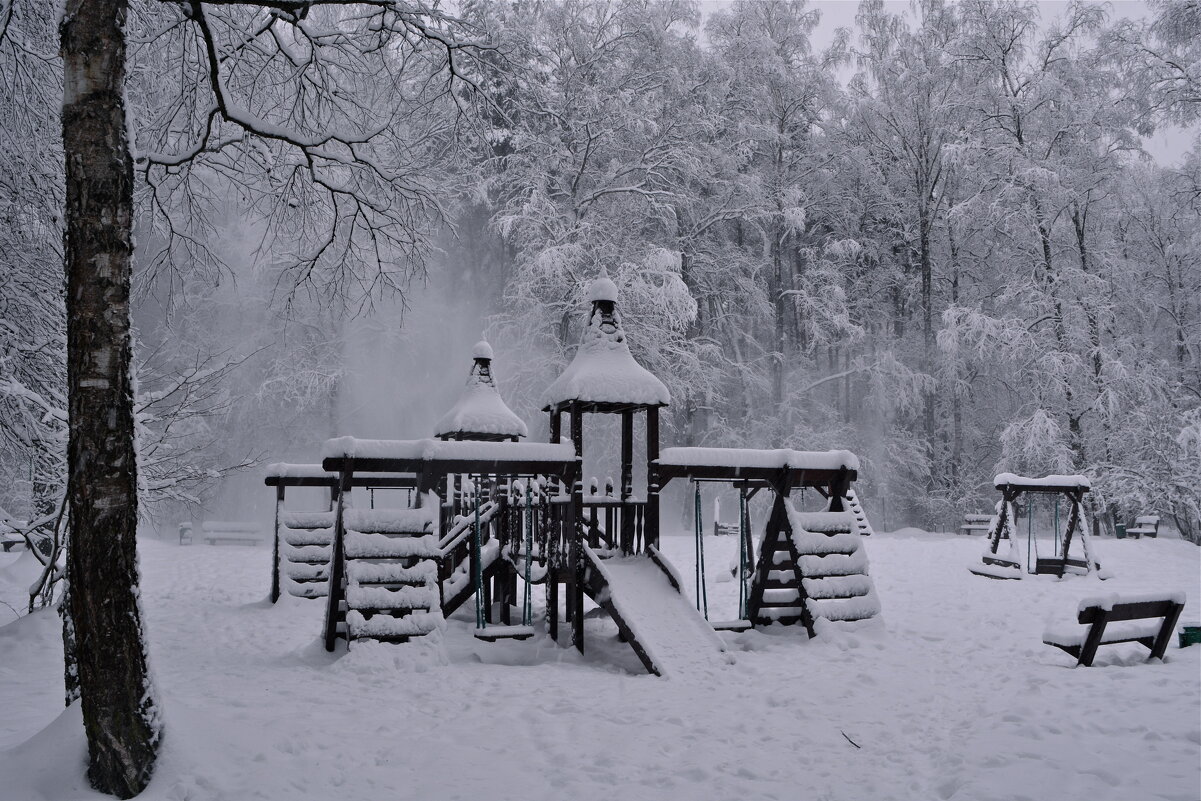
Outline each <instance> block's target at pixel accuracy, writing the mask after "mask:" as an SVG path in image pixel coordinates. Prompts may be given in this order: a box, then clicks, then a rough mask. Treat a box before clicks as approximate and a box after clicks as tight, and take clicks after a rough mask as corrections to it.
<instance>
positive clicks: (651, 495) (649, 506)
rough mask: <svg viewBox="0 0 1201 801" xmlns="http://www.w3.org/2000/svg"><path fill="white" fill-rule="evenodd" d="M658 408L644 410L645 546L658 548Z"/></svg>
mask: <svg viewBox="0 0 1201 801" xmlns="http://www.w3.org/2000/svg"><path fill="white" fill-rule="evenodd" d="M658 459H659V407H657V406H648V407H647V409H646V519H645V520H644V521H643V526H644V527H645V531H646V537H645V539H646V546H647V547H648V548H649V547H650V546H652V545H653V546H655V547H656V548H658V547H659V471H658V469H657V468H656V467H655V462H656V461H658Z"/></svg>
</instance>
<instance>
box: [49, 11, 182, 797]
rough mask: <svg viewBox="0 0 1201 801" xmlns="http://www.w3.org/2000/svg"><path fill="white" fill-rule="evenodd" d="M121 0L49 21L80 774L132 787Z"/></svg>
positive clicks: (146, 734)
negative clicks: (56, 29)
mask: <svg viewBox="0 0 1201 801" xmlns="http://www.w3.org/2000/svg"><path fill="white" fill-rule="evenodd" d="M125 16H126V3H125V0H86V1H85V0H68V2H67V7H66V11H65V13H64V15H63V22H62V27H61V30H60V35H61V39H60V47H61V54H62V58H63V85H64V91H63V148H64V152H65V155H66V190H67V193H66V215H65V220H66V273H67V276H66V277H67V395H68V400H67V407H68V416H69V422H70V442H69V445H68V450H67V459H68V479H67V482H68V484H67V486H68V493H69V502H70V520H71V527H72V531H71V548H70V550H69V553H68V558H67V572H68V580H69V581H70V587H71V590H70V596H71V600H70V609H69V613H70V615H71V620H72V623H73V625H74V632H75V651H76V657H77V666H78V680H79V693H80V697H81V700H82V706H83V722H84V728H85V730H86V733H87V740H88V757H89V763H88V779H89V781H90V782H91V783H92V786H93V787H94V788H96V789H97V790H99V791H100V792H104V793H109V794H112V795H116V796H118V797H120V798H130V797H132V796H134V795H137V794H138V793H140V792H141V791H142V790H143V789H144V788H145V787H146V784H147V783H148V782H149V781H150V776H151V773H152V772H153V769H154V762H155V756H156V753H157V750H158V744H159V741H160V735H161V731H160V724H159V716H158V708H157V704H156V702H155V693H154V689H153V687H152V685H151V683H150V679H149V676H148V675H147V669H146V650H145V645H144V641H143V636H142V622H141V610H140V608H139V604H138V589H137V585H138V564H137V549H136V545H137V544H136V540H135V534H136V529H137V519H138V496H137V489H138V483H137V464H136V455H135V450H134V418H133V390H132V385H131V383H132V382H131V378H130V369H131V344H130V315H129V311H130V309H129V289H130V274H131V265H132V261H131V260H132V254H133V236H132V232H131V226H132V219H133V163H132V161H131V159H130V154H129V144H128V140H127V133H126V130H125V101H124V83H125V41H124V33H123V25H124V22H125Z"/></svg>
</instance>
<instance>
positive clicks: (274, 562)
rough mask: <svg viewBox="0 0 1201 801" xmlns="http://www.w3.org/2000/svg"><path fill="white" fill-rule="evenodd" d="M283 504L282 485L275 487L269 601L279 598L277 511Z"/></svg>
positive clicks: (278, 511)
mask: <svg viewBox="0 0 1201 801" xmlns="http://www.w3.org/2000/svg"><path fill="white" fill-rule="evenodd" d="M283 505H284V485H283V484H282V483H281V484H278V485H276V487H275V540H274V543H273V544H272V546H271V603H275V602H276V601H278V600H279V513H280V510H281V509H282V508H283Z"/></svg>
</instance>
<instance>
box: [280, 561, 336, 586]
mask: <svg viewBox="0 0 1201 801" xmlns="http://www.w3.org/2000/svg"><path fill="white" fill-rule="evenodd" d="M283 571H284V575H285V576H287V577H288V578H290V579H292V581H325V580H326V579H328V578H329V565H328V564H306V563H304V562H288V563H285V564H284V566H283Z"/></svg>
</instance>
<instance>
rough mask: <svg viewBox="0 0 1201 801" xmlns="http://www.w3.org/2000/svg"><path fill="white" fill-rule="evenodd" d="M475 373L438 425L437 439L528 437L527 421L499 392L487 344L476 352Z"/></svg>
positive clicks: (436, 427)
mask: <svg viewBox="0 0 1201 801" xmlns="http://www.w3.org/2000/svg"><path fill="white" fill-rule="evenodd" d="M472 358H474V359H475V361H474V363H473V364H472V366H471V374H470V375H469V376H468V377H467V386H465V387H464V388H463V392H462V393H461V394H460V395H459V399H458V400H457V401H455V404H454V406H451V407H450V411H448V412H447V413H446V414H445V415H443V416H442V419H441V420H439V421H438V423H437V425H435V426H434V436H436V437H441V436H444V435H448V434H467V435H472V434H475V435H486V436H502V437H524V436H528V434H529V430H528V429H527V428H526V425H525V422H523V421H522V419H521V418H520V417H518V416H517V415H516V414H514V413H513V410H512V409H510V408H509V407H508V405H507V404H505V402H504V400H503V399H502V398H501V397H500V393H499V392H497V390H496V384H495V383H494V382H493V380H492V372H491V370H490V369H489V365H488V363H489V362H490V361H491V359H492V347H491V346H490V345H489V344H488V343H487V342H484V341H480V342H477V343H475V347H474V348H473V349H472Z"/></svg>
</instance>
